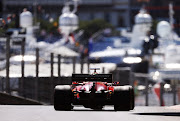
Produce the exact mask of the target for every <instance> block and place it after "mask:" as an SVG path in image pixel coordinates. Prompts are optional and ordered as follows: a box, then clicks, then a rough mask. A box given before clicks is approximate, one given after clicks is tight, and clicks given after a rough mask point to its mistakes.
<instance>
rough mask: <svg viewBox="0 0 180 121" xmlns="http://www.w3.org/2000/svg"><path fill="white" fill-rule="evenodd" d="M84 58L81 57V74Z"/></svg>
mask: <svg viewBox="0 0 180 121" xmlns="http://www.w3.org/2000/svg"><path fill="white" fill-rule="evenodd" d="M83 68H84V58H81V74H83Z"/></svg>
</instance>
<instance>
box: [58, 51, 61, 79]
mask: <svg viewBox="0 0 180 121" xmlns="http://www.w3.org/2000/svg"><path fill="white" fill-rule="evenodd" d="M60 77H61V55H59V54H58V80H59V82H60Z"/></svg>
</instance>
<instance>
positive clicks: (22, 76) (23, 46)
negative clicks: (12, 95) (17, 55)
mask: <svg viewBox="0 0 180 121" xmlns="http://www.w3.org/2000/svg"><path fill="white" fill-rule="evenodd" d="M21 53H22V61H21V94H22V96H25V95H26V92H25V90H24V54H25V38H23V40H22V43H21Z"/></svg>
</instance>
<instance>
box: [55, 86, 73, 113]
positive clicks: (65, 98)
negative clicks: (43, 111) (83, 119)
mask: <svg viewBox="0 0 180 121" xmlns="http://www.w3.org/2000/svg"><path fill="white" fill-rule="evenodd" d="M71 103H72V91H71V86H70V85H59V86H56V87H55V91H54V109H55V110H67V111H68V110H71V109H73V106H72V105H71Z"/></svg>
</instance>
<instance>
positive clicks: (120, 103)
mask: <svg viewBox="0 0 180 121" xmlns="http://www.w3.org/2000/svg"><path fill="white" fill-rule="evenodd" d="M112 100H113V104H114V110H116V111H129V110H132V109H134V92H133V88H132V87H131V86H115V87H114V94H113V96H112Z"/></svg>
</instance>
